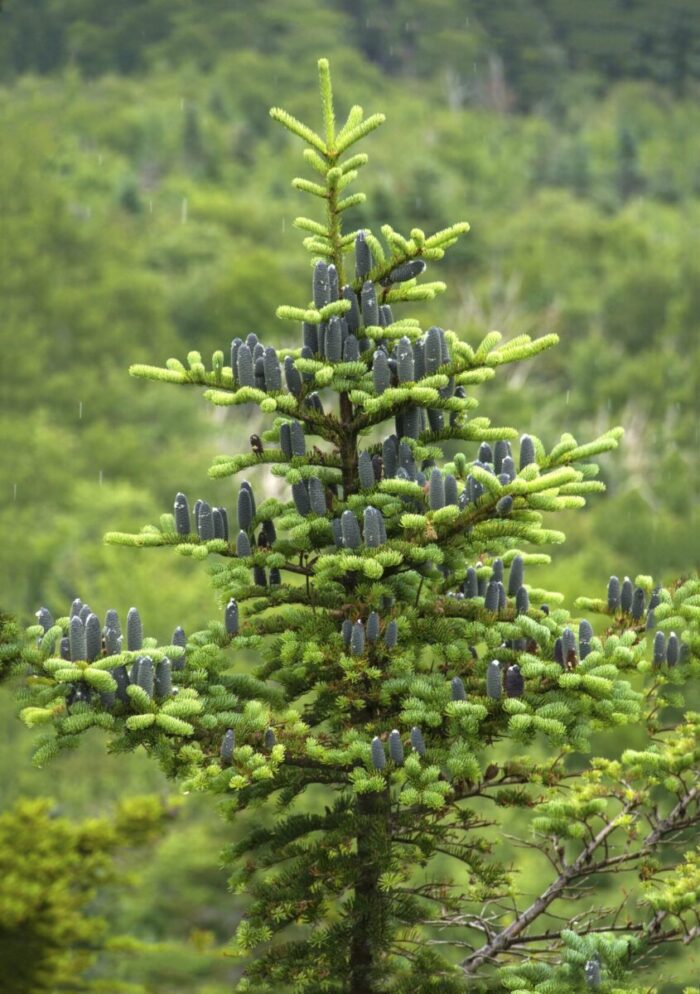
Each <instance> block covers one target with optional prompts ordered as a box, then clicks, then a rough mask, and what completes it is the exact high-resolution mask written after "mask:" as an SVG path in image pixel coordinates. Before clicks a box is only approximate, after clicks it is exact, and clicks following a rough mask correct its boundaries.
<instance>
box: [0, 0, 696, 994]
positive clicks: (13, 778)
mask: <svg viewBox="0 0 700 994" xmlns="http://www.w3.org/2000/svg"><path fill="white" fill-rule="evenodd" d="M321 55H325V56H327V57H329V58H330V60H331V65H332V68H333V72H334V79H335V85H336V91H337V99H338V104H339V107H338V110H339V116H340V114H342V113H343V112H344V111H347V109H348V107H349V105H350V103H354V102H359V103H362V104H363V105H364V106H365V108H366V110H367V111H368V112H374V111H377V110H382V111H384V112H385V113H386V114H387V117H388V122H387V124H386V125H385V127H384V128H382V129H381V130H380V131H379V132H378V133H377V134H376V135H373V136H372V138H371V139H370V140H369V142H368V144H367V151H368V152H369V153H370V159H371V162H370V168H369V170H368V171H367V173H366V176H365V180H364V184H363V189H365V190H366V192H367V194H368V201H367V204H366V205H364V206H362V207H361V208H356V209H354V210H353V211H351V212H350V213H352V215H353V216H352V217H351V218H348V223H349V224H350V225H353V226H361V225H368V226H372V227H375V228H378V226H379V224H381V223H383V222H387V221H388V222H389V223H391V224H392V225H393V226H394V227H396V228H398V229H399V230H401V231H407V230H408V229H410V228H411V227H412V226H414V225H419V226H420V227H423V228H425V229H426V230H430V231H432V230H437V229H438V228H441V227H443V226H445V225H447V224H449V223H450V222H453V221H456V220H459V219H466V220H469V221H470V222H471V225H472V231H471V233H470V234H469V235H468V236H467V237H466V238H465V239H464V240H463V242H461V243H460V246H461V247H458V248H457V249H454V250H453V251H452V252H451V253H449V255H448V258H447V259H446V261H445V262H444V264H439V265H436V266H434V267H433V269H432V270H431V274H430V275H431V277H432V278H437V279H444V280H446V282H447V283H448V291H447V293H446V294H445V295H443V296H442V297H441V298H439V299H438V300H437V301H436V302H434V303H433V304H431V305H430V306H428V307H423V308H422V309H421V308H419V309H416V310H414V312H413V313H414V314H415V315H416V316H419V317H421V318H422V319H423V320H424V321H425V322H426V326H427V325H428V324H432V323H439V324H441V325H442V326H444V327H448V328H452V329H454V330H455V331H458V332H459V333H460V334H462V335H463V336H464V337H465V338H467V339H468V340H469V339H472V340H473V339H476V338H477V337H479V336H481V335H482V334H483V333H484V332H485V331H487V330H489V329H491V328H498V329H499V330H501V331H502V332H503V333H504V334H505V335H506V336H512V335H516V334H520V333H522V332H529V333H533V334H541V333H544V332H550V331H556V332H557V333H558V334H559V335H560V337H561V344H560V346H559V347H558V348H557V349H554V350H552V351H551V352H547V353H545V354H544V355H543V356H541V357H539V358H538V359H536V360H535V361H534V362H532V363H528V364H527V365H526V367H525V368H524V371H523V370H521V369H520V368H518V369H516V370H515V371H513V372H511V373H508V372H503V371H502V372H500V373H499V375H498V377H497V379H496V380H495V382H494V383H493V384H490V385H487V386H486V387H485V388H483V389H482V390H481V394H480V397H481V400H482V407H481V411H480V413H484V414H486V415H488V416H489V417H491V418H492V420H493V421H495V422H498V423H503V424H511V425H513V426H515V427H517V428H518V429H519V430H520V431H527V430H531V431H533V432H534V433H536V434H538V435H540V436H541V437H542V438H543V439H544V440H545V442H546V444H548V445H551V444H552V443H553V442H554V441H555V440H556V439H558V437H559V435H560V434H561V432H562V431H571V432H573V434H575V435H576V436H577V437H579V438H581V439H583V438H585V437H588V436H590V435H592V434H593V433H595V432H597V431H601V430H603V429H604V428H606V427H608V426H609V425H612V424H622V425H624V426H625V427H626V429H627V432H626V436H625V439H624V444H623V447H622V449H621V450H620V452H619V453H615V454H614V455H613V456H611V457H609V458H607V459H606V460H604V476H605V479H606V482H607V483H608V486H609V492H608V494H607V495H606V496H605V497H603V498H594V499H593V501H592V503H591V507H590V508H588V509H587V510H586V511H584V512H583V513H581V514H579V515H567V516H565V517H563V518H562V520H560V521H557V522H556V523H555V524H554V527H560V528H563V529H564V530H565V531H566V532H567V535H568V542H567V544H566V545H565V546H563V547H560V548H557V549H556V550H555V552H554V557H555V558H554V566H553V567H552V568H551V569H550V570H549V572H548V574H547V583H546V585H547V586H549V587H550V588H553V589H554V588H556V587H557V585H558V587H559V589H562V590H563V591H565V592H566V594H567V597H568V598H569V603H571V601H572V600H573V596H575V595H576V594H578V593H588V594H592V595H602V593H603V590H604V588H605V584H606V582H607V578H608V575H609V574H610V573H611V572H615V573H618V574H620V575H624V574H629V575H630V576H632V577H634V575H635V574H636V573H639V572H644V573H651V574H653V575H654V577H656V578H657V579H658V580H662V579H663V580H669V579H671V578H673V577H674V576H677V575H679V574H681V573H684V572H686V573H687V572H688V571H690V570H691V569H694V568H697V567H698V564H699V563H700V527H699V525H700V511H699V509H698V502H697V493H698V485H699V484H700V470H699V469H698V464H699V460H698V432H699V428H698V426H699V424H700V420H699V416H700V400H699V397H700V253H699V252H698V250H697V244H698V234H699V230H700V103H699V102H698V96H699V95H700V5H699V4H698V3H697V2H696V0H664V3H663V4H659V3H658V2H657V0H499V2H498V3H493V2H490V0H430V2H429V3H427V4H419V3H417V2H415V0H381V2H373V0H353V2H351V0H326V2H325V3H323V4H319V3H316V2H312V0H260V2H258V3H256V4H254V5H251V4H250V3H243V2H242V0H207V2H205V0H120V2H119V3H104V2H103V0H5V3H4V5H3V8H2V12H1V13H0V119H1V127H2V141H1V143H0V209H1V211H2V222H3V232H2V241H1V243H0V299H1V300H2V321H1V322H0V350H1V351H0V355H1V356H2V363H1V366H2V371H1V377H2V381H1V394H0V408H1V420H0V451H2V457H1V461H2V466H1V470H0V482H1V489H0V493H1V494H2V498H1V500H0V535H2V542H1V543H0V575H1V576H2V578H3V583H2V590H1V592H0V606H1V607H2V608H3V609H4V610H7V611H12V612H15V613H18V614H20V615H21V616H22V618H23V620H25V621H28V620H29V617H30V614H31V613H32V612H34V611H35V610H36V608H37V607H38V606H39V605H40V604H46V605H47V606H49V607H50V608H51V609H52V610H53V611H54V613H56V612H58V613H59V614H61V613H65V612H66V611H67V609H68V605H69V603H70V601H71V600H72V599H73V598H74V597H75V596H78V595H80V596H82V597H83V598H84V599H85V598H87V597H89V599H90V603H91V604H92V605H93V607H95V608H96V609H98V612H99V613H100V614H104V610H105V609H106V608H107V607H111V606H114V607H117V608H118V609H119V611H120V613H123V612H125V611H126V609H127V608H128V607H129V606H130V605H131V604H137V605H138V606H139V608H140V610H141V614H142V617H143V618H144V622H145V625H146V627H147V629H148V631H149V633H152V634H154V635H158V636H159V637H160V638H164V637H165V636H166V635H167V634H168V633H169V632H170V631H172V629H173V628H174V627H175V626H176V625H177V624H182V625H183V626H184V627H185V629H186V630H188V631H190V630H194V629H196V628H197V627H199V626H201V625H202V624H203V623H204V622H205V621H206V620H207V619H208V618H210V617H213V616H216V615H218V611H219V608H218V606H217V604H216V602H215V600H214V598H213V595H212V594H211V592H210V589H209V585H208V580H207V576H206V571H205V569H204V568H201V567H200V568H199V569H198V568H197V567H196V565H194V564H193V563H192V562H190V561H187V562H185V561H175V560H174V559H173V558H172V556H170V555H168V553H167V551H166V552H164V553H163V555H161V554H160V552H159V551H153V550H151V551H145V552H143V553H140V552H135V551H133V550H124V549H118V548H106V547H104V546H103V545H102V544H101V536H102V534H103V533H104V532H105V531H107V530H109V529H118V530H124V531H129V530H138V529H139V528H140V526H141V525H142V524H144V523H146V522H148V521H157V519H158V516H159V515H160V514H161V513H162V512H164V511H167V510H170V509H171V506H172V500H173V496H174V494H175V492H176V491H177V490H179V489H183V490H185V491H186V492H187V493H188V494H189V495H190V497H191V498H192V499H194V498H196V497H202V498H205V499H207V500H210V501H211V502H212V503H216V504H226V505H228V506H229V507H231V506H232V503H233V494H234V490H233V488H232V485H231V482H230V481H210V480H208V479H207V468H208V466H209V464H210V463H211V460H212V458H213V456H214V455H216V454H218V453H222V452H234V451H237V450H239V449H241V448H245V447H246V446H247V437H248V434H249V433H250V431H251V430H254V429H255V425H254V424H253V423H251V422H250V421H249V420H246V419H245V415H243V416H242V415H241V412H240V411H237V410H233V411H231V412H229V411H227V410H226V409H217V410H210V409H207V407H206V406H205V404H204V402H203V401H201V399H200V398H199V397H198V395H197V392H196V391H178V390H175V389H167V390H166V389H162V388H158V387H157V386H154V385H152V384H146V383H141V382H136V381H134V380H132V379H130V378H129V376H128V375H127V372H126V370H127V367H128V365H129V363H131V362H154V363H159V364H160V363H162V362H164V360H165V359H166V358H167V357H168V356H171V355H176V356H179V357H183V356H184V355H185V354H186V353H187V352H188V351H189V350H190V349H193V348H196V349H198V350H200V351H201V352H202V353H204V354H205V355H210V354H211V353H212V351H213V350H215V349H218V348H223V349H224V351H226V350H227V347H228V344H229V343H230V340H231V338H232V337H233V336H234V335H242V336H245V335H246V334H248V333H249V332H250V331H257V332H263V333H264V338H265V341H268V342H270V343H275V344H282V343H283V341H284V339H283V336H284V335H285V332H286V333H287V334H288V328H286V327H285V326H284V325H283V324H282V322H277V321H276V318H275V315H274V311H275V307H276V305H277V304H279V303H282V302H285V303H297V304H301V303H303V302H305V301H306V300H307V298H308V297H309V295H310V293H309V289H310V288H309V275H310V274H309V261H308V257H307V256H306V253H305V251H304V250H303V249H302V248H301V246H300V241H301V235H300V233H299V232H297V231H296V230H295V229H294V228H293V227H292V220H293V218H294V217H295V215H296V214H297V213H299V212H300V209H301V208H302V197H301V195H299V194H298V193H296V192H295V191H293V190H292V189H291V187H290V180H291V178H292V177H293V176H294V175H297V174H299V173H300V172H301V171H302V170H303V166H302V164H301V157H300V151H301V149H300V144H299V143H298V142H297V141H295V140H293V139H291V138H290V137H289V136H288V135H287V133H286V132H284V131H283V129H281V128H279V127H277V126H276V125H275V124H274V123H273V122H271V120H270V118H269V117H268V109H269V107H270V106H271V105H273V104H281V105H283V106H285V107H286V108H287V109H289V110H290V111H292V112H293V113H296V114H297V115H298V116H300V117H305V118H308V119H310V120H317V119H318V116H319V112H318V108H317V95H316V86H315V60H316V59H317V58H318V57H320V56H321ZM303 209H304V210H306V207H304V208H303ZM30 753H31V734H30V733H29V732H28V731H26V730H23V728H22V727H21V726H20V725H19V723H18V722H17V721H16V719H15V718H14V717H13V705H12V702H11V697H10V693H9V692H8V691H7V690H4V691H3V692H2V694H1V695H0V809H2V810H5V811H8V810H9V809H11V808H12V806H13V805H14V804H15V803H16V802H17V800H18V799H19V798H20V797H36V796H40V795H50V796H52V797H53V798H54V801H55V803H56V805H57V810H60V812H62V813H63V814H66V815H68V816H70V817H71V818H74V819H79V818H84V817H87V816H92V815H94V814H96V813H99V814H105V813H109V812H110V811H111V810H113V809H114V806H115V805H116V804H117V802H118V800H119V798H124V797H126V796H128V795H130V794H134V793H145V792H147V791H155V792H157V793H159V794H161V795H165V794H167V785H166V784H165V782H164V781H163V779H162V778H161V777H160V775H159V774H158V772H157V771H156V770H155V769H154V767H153V766H152V765H151V764H150V763H146V761H145V760H144V759H142V758H141V757H139V756H130V757H123V756H120V757H109V756H107V755H106V754H105V752H104V748H103V744H102V743H101V742H100V741H99V740H97V739H96V740H95V741H94V748H92V749H87V748H86V747H85V746H82V747H81V749H79V750H78V751H77V752H76V753H75V754H74V755H72V756H71V757H69V758H68V759H61V760H60V761H59V762H58V763H57V764H56V765H55V766H54V767H53V768H51V769H49V770H45V771H37V770H36V769H33V768H32V766H31V763H30ZM232 832H233V833H234V834H235V826H234V827H233V829H232V828H231V827H230V826H229V827H228V828H227V826H225V825H224V824H223V823H220V822H219V820H218V818H217V814H216V812H215V811H214V810H212V806H211V805H209V804H205V803H203V802H202V801H201V800H200V799H198V798H188V799H187V802H186V804H185V805H184V806H183V807H182V808H181V809H180V811H179V814H178V817H177V818H176V819H174V822H173V825H172V826H171V828H170V829H169V830H168V831H167V832H166V834H165V835H164V836H163V838H162V841H161V842H160V843H159V844H158V845H156V846H155V847H153V846H150V847H149V848H148V850H147V852H146V853H144V852H141V855H137V854H136V851H134V852H133V853H131V854H130V856H129V858H128V860H127V862H126V865H127V866H128V868H129V869H130V870H133V871H137V870H138V873H137V874H136V877H135V879H134V883H133V886H132V887H131V889H129V890H127V891H126V892H124V893H122V894H121V896H120V897H119V898H118V899H117V897H116V896H113V897H112V898H111V899H110V900H109V901H103V902H102V904H103V906H100V908H99V911H100V913H101V914H103V915H105V916H106V919H107V922H108V928H109V931H110V933H111V934H114V935H116V934H120V935H121V934H128V935H131V936H132V937H134V938H135V939H137V940H145V941H147V942H148V943H150V944H151V948H150V951H149V952H148V953H142V952H140V951H139V948H138V947H137V946H134V947H133V948H132V949H131V951H130V952H129V955H128V956H121V957H118V958H117V960H116V961H113V962H112V964H111V965H110V966H109V972H108V974H107V973H106V971H107V969H108V968H107V966H106V965H105V963H104V962H103V961H102V960H101V959H98V961H97V962H96V963H95V964H93V965H92V967H91V968H90V969H91V971H92V973H91V975H92V976H93V977H94V978H97V979H98V980H99V978H100V976H106V975H109V977H110V978H111V980H110V983H111V984H115V983H116V981H117V979H120V980H123V981H124V982H125V983H126V982H127V981H130V980H131V981H134V982H136V981H137V980H138V981H140V982H141V983H142V984H143V985H144V986H145V989H146V990H147V991H148V992H150V994H170V992H176V991H182V990H187V991H188V992H190V994H223V992H225V991H228V990H230V988H231V977H232V976H233V975H234V973H235V970H234V967H233V965H232V964H231V963H230V962H229V961H227V960H225V959H222V958H221V957H220V956H219V954H218V952H217V946H218V945H219V944H220V943H222V942H224V941H225V940H226V938H227V937H228V936H229V935H230V934H231V932H232V930H233V926H234V923H235V920H236V917H237V907H238V904H237V901H238V898H236V896H234V895H227V894H226V890H225V873H224V872H223V871H222V870H220V869H218V868H217V866H216V860H215V856H214V854H215V853H216V852H217V851H218V849H220V848H221V847H222V846H223V845H224V844H225V842H226V841H230V839H231V835H232ZM20 834H21V833H20ZM8 837H11V835H8V836H7V837H6V839H5V844H7V838H8ZM120 858H123V857H120ZM96 900H97V903H98V904H99V898H97V899H96ZM2 909H3V903H2V892H0V915H1V914H2ZM683 962H685V964H686V965H685V966H682V965H681V964H682V963H683ZM687 962H688V961H687V960H686V961H680V960H670V961H667V962H666V964H665V966H664V975H665V978H666V979H667V981H668V982H667V983H666V984H665V986H664V985H662V987H661V989H662V990H663V991H666V992H670V991H678V990H680V989H681V987H682V981H686V982H688V981H689V980H691V979H692V977H691V974H690V973H688V972H687ZM2 973H3V968H2V966H0V991H6V992H8V994H10V992H12V991H14V990H18V988H15V987H13V986H12V984H13V981H12V980H10V979H8V977H7V976H6V977H4V978H3V977H2ZM3 984H5V986H3ZM44 989H46V990H52V991H53V990H58V988H54V987H47V988H43V987H40V986H37V987H33V988H31V991H30V990H29V988H27V989H26V991H25V989H24V988H22V990H23V994H32V992H33V991H34V990H44ZM63 989H64V988H63V987H61V988H60V990H61V991H62V990H63ZM67 989H68V988H66V990H67ZM70 989H72V990H73V989H75V990H78V989H83V988H80V987H75V988H72V987H71V988H70ZM105 989H108V990H110V991H113V990H116V987H114V986H109V987H107V988H105ZM127 989H133V990H136V989H137V988H128V987H124V990H127ZM138 989H140V988H138Z"/></svg>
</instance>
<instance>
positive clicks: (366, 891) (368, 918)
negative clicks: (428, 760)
mask: <svg viewBox="0 0 700 994" xmlns="http://www.w3.org/2000/svg"><path fill="white" fill-rule="evenodd" d="M389 815H390V800H389V791H388V790H384V791H382V792H381V793H372V794H360V795H359V796H358V798H357V875H356V880H355V903H354V907H353V924H352V937H351V941H350V991H349V994H377V992H378V990H379V987H378V982H379V979H380V977H379V961H380V959H381V956H382V953H383V952H384V951H385V949H386V946H385V938H386V931H387V920H386V918H387V904H386V897H385V895H384V894H383V893H382V892H381V891H380V889H379V877H380V875H381V873H382V872H383V870H384V868H385V867H386V865H387V863H388V860H389V856H390V850H391V830H390V823H389Z"/></svg>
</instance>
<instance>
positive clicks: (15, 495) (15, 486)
mask: <svg viewBox="0 0 700 994" xmlns="http://www.w3.org/2000/svg"><path fill="white" fill-rule="evenodd" d="M12 499H13V500H17V484H16V483H13V484H12Z"/></svg>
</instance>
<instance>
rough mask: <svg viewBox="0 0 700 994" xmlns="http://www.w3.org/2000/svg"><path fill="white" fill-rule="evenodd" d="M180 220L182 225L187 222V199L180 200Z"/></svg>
mask: <svg viewBox="0 0 700 994" xmlns="http://www.w3.org/2000/svg"><path fill="white" fill-rule="evenodd" d="M180 220H181V221H182V223H183V224H185V222H186V221H187V197H183V198H182V207H181V208H180Z"/></svg>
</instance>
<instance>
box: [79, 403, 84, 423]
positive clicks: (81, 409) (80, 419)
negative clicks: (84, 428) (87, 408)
mask: <svg viewBox="0 0 700 994" xmlns="http://www.w3.org/2000/svg"><path fill="white" fill-rule="evenodd" d="M82 420H83V402H82V400H79V401H78V421H82Z"/></svg>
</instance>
